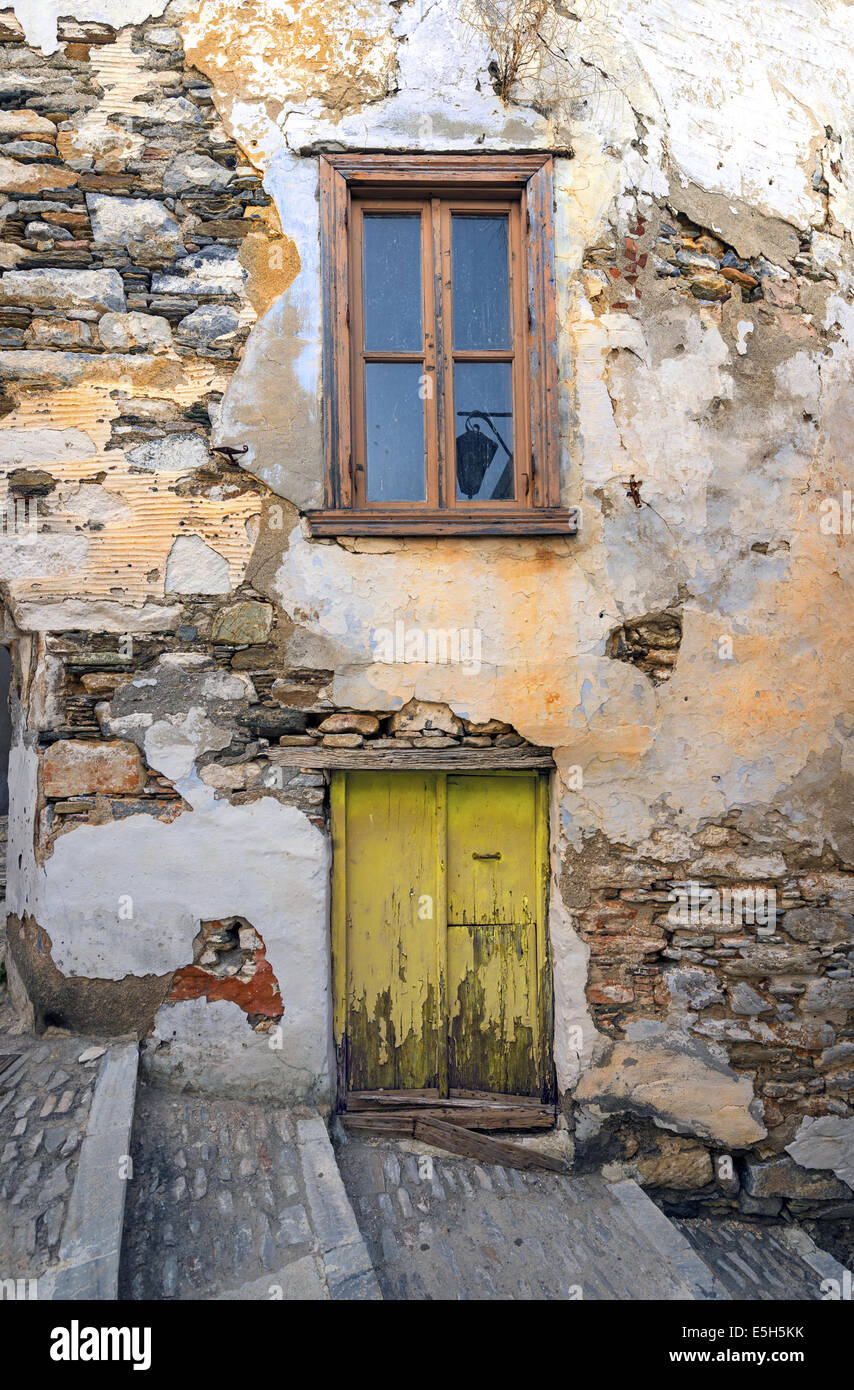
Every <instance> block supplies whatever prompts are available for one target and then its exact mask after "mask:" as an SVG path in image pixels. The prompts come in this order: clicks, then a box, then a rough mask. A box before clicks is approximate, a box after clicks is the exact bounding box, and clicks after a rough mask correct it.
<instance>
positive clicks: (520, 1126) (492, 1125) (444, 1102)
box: [342, 1090, 556, 1132]
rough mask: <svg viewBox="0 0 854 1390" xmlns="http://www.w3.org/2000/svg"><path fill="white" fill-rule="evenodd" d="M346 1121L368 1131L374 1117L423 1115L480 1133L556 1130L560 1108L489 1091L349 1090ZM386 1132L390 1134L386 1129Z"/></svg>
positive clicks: (410, 1117) (413, 1117) (393, 1117)
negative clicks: (441, 1093)
mask: <svg viewBox="0 0 854 1390" xmlns="http://www.w3.org/2000/svg"><path fill="white" fill-rule="evenodd" d="M344 1104H345V1109H344V1113H343V1115H342V1119H344V1120H345V1122H347V1123H348V1124H349V1123H350V1122H352V1124H351V1125H350V1127H351V1128H353V1129H367V1128H368V1127H369V1122H370V1121H371V1120H372V1119H373V1118H377V1119H381V1120H389V1121H394V1120H395V1119H399V1120H401V1121H405V1122H408V1121H411V1120H414V1119H417V1118H418V1117H419V1116H420V1117H423V1118H425V1119H433V1120H439V1121H441V1122H443V1123H445V1124H451V1125H459V1126H463V1127H464V1128H466V1129H476V1130H498V1131H500V1130H525V1129H554V1126H555V1121H556V1107H555V1106H554V1105H547V1104H544V1103H543V1102H542V1101H541V1100H538V1099H537V1098H536V1097H535V1096H508V1095H495V1094H492V1093H490V1092H488V1091H456V1090H452V1091H451V1094H450V1095H449V1096H440V1095H439V1092H438V1091H435V1090H428V1091H349V1092H348V1093H347V1096H346V1097H345V1102H344ZM383 1127H384V1129H385V1130H386V1132H389V1131H388V1130H387V1128H386V1127H385V1126H383Z"/></svg>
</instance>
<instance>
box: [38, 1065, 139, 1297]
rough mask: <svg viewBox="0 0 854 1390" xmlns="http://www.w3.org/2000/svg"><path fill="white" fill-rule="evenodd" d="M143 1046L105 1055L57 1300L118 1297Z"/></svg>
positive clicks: (66, 1236) (68, 1228) (79, 1167)
mask: <svg viewBox="0 0 854 1390" xmlns="http://www.w3.org/2000/svg"><path fill="white" fill-rule="evenodd" d="M138 1066H139V1046H138V1044H137V1043H135V1042H131V1043H125V1044H124V1045H123V1046H118V1047H113V1048H110V1050H109V1051H108V1052H107V1053H106V1054H105V1056H104V1057H103V1059H102V1061H101V1064H100V1069H99V1071H98V1080H97V1082H96V1084H95V1094H94V1096H93V1097H92V1105H91V1107H90V1110H89V1118H88V1121H87V1123H86V1134H85V1137H84V1139H83V1146H82V1148H81V1151H80V1161H79V1163H78V1165H77V1174H76V1176H75V1179H74V1187H73V1189H72V1192H71V1197H70V1200H69V1203H68V1215H67V1217H66V1222H65V1229H64V1230H63V1233H62V1244H61V1245H60V1248H59V1267H58V1269H57V1272H56V1284H55V1286H54V1291H53V1297H54V1298H55V1299H70V1298H73V1299H78V1298H86V1299H93V1298H94V1299H109V1300H114V1299H115V1298H116V1297H117V1296H118V1284H119V1253H120V1251H121V1244H122V1225H123V1221H124V1209H125V1194H126V1192H127V1184H128V1180H129V1178H130V1174H131V1171H132V1170H131V1165H130V1136H131V1127H132V1124H133V1110H134V1098H135V1096H136V1077H137V1068H138Z"/></svg>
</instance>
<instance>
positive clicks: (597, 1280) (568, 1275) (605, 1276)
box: [338, 1139, 833, 1301]
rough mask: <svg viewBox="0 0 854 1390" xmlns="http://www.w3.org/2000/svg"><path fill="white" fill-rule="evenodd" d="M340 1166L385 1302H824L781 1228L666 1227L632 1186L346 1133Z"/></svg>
mask: <svg viewBox="0 0 854 1390" xmlns="http://www.w3.org/2000/svg"><path fill="white" fill-rule="evenodd" d="M338 1162H339V1166H340V1168H341V1172H342V1175H343V1178H344V1185H345V1187H346V1188H347V1191H348V1193H349V1196H350V1200H351V1202H352V1204H353V1208H354V1210H355V1213H356V1218H357V1220H358V1222H359V1225H360V1227H361V1230H362V1233H363V1235H364V1237H365V1240H366V1241H367V1245H368V1249H369V1250H370V1253H371V1258H372V1260H373V1263H374V1268H375V1269H376V1272H377V1277H378V1279H379V1282H380V1287H381V1289H382V1293H383V1297H384V1298H389V1299H418V1300H423V1299H427V1300H431V1299H455V1300H456V1299H535V1300H539V1299H584V1300H591V1299H592V1300H603V1299H632V1300H655V1299H666V1300H676V1301H678V1300H687V1299H692V1300H693V1299H696V1300H702V1301H707V1300H724V1301H726V1300H730V1299H733V1298H745V1299H778V1298H796V1299H809V1298H816V1299H817V1298H821V1297H822V1294H821V1292H820V1284H821V1278H822V1274H821V1273H820V1272H819V1265H820V1263H821V1262H820V1261H816V1262H814V1263H812V1264H809V1263H807V1262H806V1260H805V1259H802V1258H801V1256H800V1254H799V1253H798V1252H797V1251H796V1250H794V1249H792V1248H788V1249H786V1248H785V1247H784V1245H783V1244H782V1243H781V1241H780V1240H778V1239H776V1238H775V1236H774V1233H773V1232H770V1231H768V1230H765V1229H763V1228H752V1227H750V1226H749V1225H748V1224H747V1223H743V1222H731V1223H728V1230H727V1232H726V1233H725V1235H724V1236H722V1237H721V1242H720V1243H719V1242H718V1241H717V1240H716V1239H715V1236H714V1223H711V1222H704V1223H694V1224H692V1223H682V1225H681V1226H680V1225H679V1224H677V1223H675V1222H672V1221H670V1220H669V1219H668V1218H667V1217H666V1216H665V1215H664V1213H663V1212H661V1211H660V1210H659V1208H658V1207H656V1206H655V1204H654V1203H653V1202H652V1201H651V1200H650V1198H649V1197H647V1195H646V1194H645V1193H644V1192H643V1191H642V1189H641V1188H640V1187H638V1186H637V1184H636V1183H634V1182H626V1181H624V1182H617V1183H607V1182H605V1181H603V1179H602V1178H600V1177H599V1176H596V1175H587V1176H576V1175H568V1176H559V1175H555V1174H552V1173H546V1172H519V1171H516V1170H514V1169H509V1168H504V1167H499V1166H495V1165H481V1164H475V1163H472V1162H471V1161H470V1160H467V1159H457V1158H453V1157H447V1158H446V1157H444V1156H436V1155H435V1154H429V1153H428V1152H427V1151H426V1150H423V1149H422V1150H421V1151H419V1148H418V1146H416V1145H414V1144H409V1143H405V1142H400V1143H395V1142H392V1141H387V1140H369V1139H345V1140H344V1142H343V1143H341V1145H340V1147H339V1149H338ZM742 1240H743V1241H744V1242H745V1243H746V1246H747V1249H748V1254H747V1255H746V1256H740V1255H739V1250H740V1245H741V1242H742ZM808 1243H809V1242H808ZM820 1253H821V1252H819V1254H820ZM707 1256H708V1258H707ZM827 1259H829V1257H827V1256H822V1260H824V1261H826V1260H827ZM831 1263H833V1262H831ZM822 1268H824V1266H823V1265H822ZM826 1272H827V1270H826V1269H825V1273H826Z"/></svg>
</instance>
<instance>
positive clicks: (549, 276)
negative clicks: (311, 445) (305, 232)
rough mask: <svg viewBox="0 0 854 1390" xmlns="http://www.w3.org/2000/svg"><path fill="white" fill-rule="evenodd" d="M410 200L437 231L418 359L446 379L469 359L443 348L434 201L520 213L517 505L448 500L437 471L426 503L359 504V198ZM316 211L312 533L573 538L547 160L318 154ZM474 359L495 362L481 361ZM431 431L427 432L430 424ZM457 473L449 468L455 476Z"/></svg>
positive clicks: (443, 268) (441, 402)
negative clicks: (320, 461) (320, 459)
mask: <svg viewBox="0 0 854 1390" xmlns="http://www.w3.org/2000/svg"><path fill="white" fill-rule="evenodd" d="M407 199H408V200H409V203H410V204H411V205H415V204H417V205H418V206H419V207H421V208H422V209H426V212H422V216H423V217H424V216H426V218H427V223H428V231H430V230H431V229H432V234H433V262H432V263H433V274H432V276H430V277H427V276H422V281H423V284H422V293H423V297H424V301H423V302H424V310H425V337H424V352H423V353H416V354H412V355H413V356H414V357H416V358H418V359H419V360H421V359H422V358H423V360H424V362H425V368H426V370H428V371H430V370H433V371H435V372H436V373H437V375H438V376H439V377H440V378H443V379H444V381H446V382H447V380H448V378H449V374H450V373H451V372H452V363H453V358H454V357H459V356H461V355H464V354H460V353H459V352H454V353H452V351H451V346H452V345H451V344H449V343H444V342H442V341H441V330H442V325H443V323H450V318H449V313H450V307H449V306H450V266H449V264H448V262H449V257H450V227H449V219H450V209H449V207H448V205H447V203H446V204H445V205H444V206H442V207H441V209H440V206H439V203H438V200H439V199H443V200H453V203H454V204H455V205H456V204H457V203H458V204H459V208H460V209H466V208H468V207H469V206H471V207H472V208H477V207H483V206H485V204H486V203H487V202H488V203H494V204H495V205H499V206H500V205H502V204H503V205H504V206H505V207H507V208H509V207H510V206H511V205H512V207H513V208H514V209H515V208H518V214H516V213H514V214H513V216H512V217H511V245H512V247H513V251H512V255H513V256H514V257H515V259H516V264H517V267H518V266H519V265H521V266H522V267H525V266H526V267H527V277H525V276H524V275H519V274H518V273H517V274H515V275H514V276H512V277H511V285H515V291H511V292H515V293H516V295H517V302H516V303H515V304H514V316H513V317H514V324H515V328H514V337H515V341H514V364H515V365H514V374H515V375H514V395H516V397H517V399H519V400H522V401H523V403H524V402H525V400H527V406H528V408H527V409H525V410H524V411H523V412H522V415H523V416H524V418H519V419H518V421H516V422H514V423H515V424H516V437H515V439H514V449H513V454H514V468H515V475H516V488H515V498H516V500H514V501H491V502H477V503H465V502H460V501H459V500H458V499H457V498H456V495H455V494H456V488H455V487H451V488H449V489H447V491H448V492H449V493H452V494H454V495H453V496H450V495H449V496H446V497H445V496H442V493H441V490H440V484H441V471H440V469H439V468H438V464H437V467H436V469H432V468H428V484H427V494H426V501H425V502H395V503H388V502H387V503H381V504H377V503H372V504H366V503H365V501H364V497H363V496H362V489H363V486H364V484H363V482H360V481H359V480H358V478H357V467H356V465H357V463H358V462H360V461H361V460H360V457H359V451H360V448H361V445H360V437H361V433H360V431H354V430H353V419H354V400H358V393H359V391H360V389H361V370H360V366H361V349H360V358H359V362H358V363H357V360H356V354H355V352H354V350H353V342H354V338H355V333H354V322H353V320H356V322H358V321H360V319H361V300H360V298H358V297H357V296H356V294H355V292H354V285H355V277H354V275H353V268H352V265H351V259H352V256H351V246H352V244H353V232H354V224H358V223H359V221H360V218H361V213H360V212H359V204H360V203H362V202H366V204H367V205H368V206H369V207H371V208H376V209H381V208H382V207H383V206H385V201H386V200H387V202H388V205H389V206H390V207H391V206H399V207H401V208H403V207H405V206H406V202H407ZM320 208H321V224H320V225H321V273H322V283H323V396H324V444H325V458H326V498H325V506H324V508H323V509H322V510H319V511H312V512H309V513H308V522H309V526H310V528H311V533H312V535H314V536H319V537H323V536H372V535H373V536H377V535H386V536H417V535H427V536H435V535H514V534H518V535H571V534H574V532H575V531H576V529H577V525H576V517H577V513H576V512H575V510H574V509H565V508H561V505H560V464H559V439H558V372H557V341H556V338H557V334H556V313H555V271H554V235H553V225H552V160H551V156H549V155H532V154H513V155H505V154H490V155H383V154H327V155H321V157H320ZM431 209H432V212H431ZM514 223H515V224H516V231H515V235H514V234H513V233H512V226H513V224H514ZM526 242H527V245H526ZM428 279H429V281H430V283H429V284H428V283H427V281H428ZM526 279H527V284H526V282H525V281H526ZM526 289H527V303H525V290H526ZM437 296H441V297H442V299H443V313H442V314H438V315H435V316H434V315H433V313H432V308H433V305H434V303H435V302H436V297H437ZM520 320H521V323H520ZM434 323H435V325H436V328H437V330H438V331H437V333H434ZM437 338H438V340H436V339H437ZM375 355H378V356H380V357H383V356H394V354H382V353H381V354H375ZM471 355H472V357H477V358H479V359H483V358H488V357H489V356H490V354H489V353H486V352H478V353H472V354H471ZM369 356H370V354H369ZM357 367H358V368H359V369H358V370H357ZM436 395H437V414H436V429H437V431H438V433H439V435H441V436H442V448H441V449H440V448H439V445H438V439H437V440H435V441H430V440H428V458H429V457H430V448H429V445H431V444H432V446H433V448H434V450H435V454H436V457H437V459H438V457H439V456H440V455H441V453H442V450H444V457H445V459H446V460H447V459H451V458H453V457H454V454H453V440H454V421H453V419H451V418H450V417H449V413H448V412H447V410H446V408H445V406H446V399H445V397H446V392H444V391H442V390H441V389H439V390H437V393H436ZM430 415H431V412H428V417H429V416H430ZM427 428H428V430H429V429H431V428H432V426H431V425H430V424H429V423H428V426H427ZM449 471H450V470H448V467H447V463H446V465H445V472H446V475H447V474H448V473H449ZM364 476H365V475H364V472H362V473H361V478H362V479H364ZM526 490H527V497H526V496H525V494H526ZM520 498H521V499H522V500H521V501H520V500H519V499H520Z"/></svg>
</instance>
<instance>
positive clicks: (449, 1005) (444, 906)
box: [333, 772, 551, 1097]
mask: <svg viewBox="0 0 854 1390" xmlns="http://www.w3.org/2000/svg"><path fill="white" fill-rule="evenodd" d="M546 825H547V784H546V780H545V778H543V777H542V776H540V775H539V774H537V773H526V772H519V773H507V774H479V775H466V776H448V775H446V774H445V773H436V772H433V773H431V772H423V773H422V772H411V773H399V772H353V773H340V774H337V776H336V779H335V780H334V782H333V843H334V849H335V862H334V869H333V875H334V886H333V893H334V899H333V904H334V905H333V914H334V922H335V940H334V943H333V952H334V969H335V977H336V1042H337V1044H338V1047H339V1055H340V1057H341V1061H342V1075H341V1081H342V1084H343V1086H344V1087H346V1089H349V1090H356V1091H361V1090H376V1089H387V1090H435V1091H436V1093H437V1096H447V1095H448V1094H449V1088H452V1089H454V1088H456V1089H460V1090H474V1091H494V1092H501V1093H506V1094H516V1095H542V1096H544V1097H546V1096H547V1095H549V1094H550V1072H551V1063H550V1017H551V999H550V980H549V975H548V961H547V951H546V932H545V902H546V882H547V870H546V858H545V847H546V844H547V830H546Z"/></svg>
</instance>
